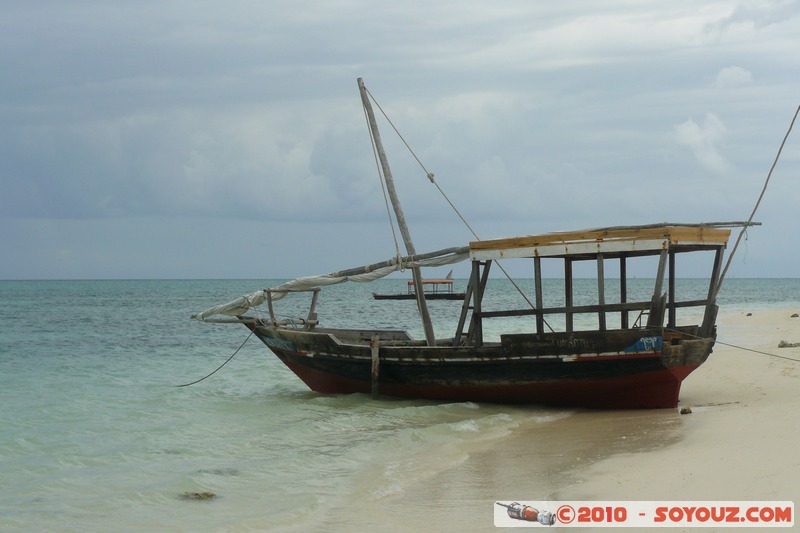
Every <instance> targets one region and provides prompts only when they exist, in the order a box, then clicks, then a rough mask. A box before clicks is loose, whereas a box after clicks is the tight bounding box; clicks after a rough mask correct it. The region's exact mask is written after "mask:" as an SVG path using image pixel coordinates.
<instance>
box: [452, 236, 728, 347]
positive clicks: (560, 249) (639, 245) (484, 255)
mask: <svg viewBox="0 0 800 533" xmlns="http://www.w3.org/2000/svg"><path fill="white" fill-rule="evenodd" d="M729 237H730V229H723V228H719V227H713V226H706V225H694V226H689V225H653V226H629V227H622V228H606V229H596V230H586V231H577V232H566V233H549V234H544V235H535V236H526V237H513V238H506V239H495V240H487V241H476V242H471V243H470V246H469V247H470V258H471V260H472V272H471V275H470V280H469V284H468V286H467V290H466V292H467V296H466V298H465V300H464V304H463V307H462V310H461V315H460V318H459V323H458V327H457V329H456V335H455V338H454V339H453V345H454V346H458V345H459V344H461V343H462V342H464V343H465V344H467V345H470V346H476V347H478V346H482V345H483V342H484V341H483V321H484V320H485V319H489V318H499V317H512V316H533V317H535V321H536V333H537V334H539V335H541V334H544V333H546V331H545V324H546V320H545V317H546V316H547V315H552V314H562V315H564V317H565V329H566V331H567V332H573V331H575V323H574V317H575V315H578V314H583V313H596V314H597V317H598V329H599V330H600V331H606V330H607V320H606V319H607V315H608V314H609V313H619V314H620V325H621V328H622V329H629V328H632V327H645V326H646V327H662V326H663V325H664V316H665V314H666V316H667V323H666V327H668V328H675V327H677V324H676V320H677V309H678V308H685V307H704V316H703V321H702V324H701V325H700V328H699V330H698V336H700V337H707V336H710V335H712V332H713V330H714V325H715V321H716V314H717V309H718V308H717V306H716V294H717V292H718V290H719V284H720V283H721V279H720V272H721V269H722V261H723V255H724V250H725V248H726V245H727V242H728V238H729ZM701 250H706V251H711V252H714V260H713V266H712V272H711V274H710V276H709V287H708V294H707V297H706V298H704V299H695V300H683V301H678V300H677V297H676V283H675V280H676V256H677V255H678V254H681V253H686V252H695V251H701ZM645 256H657V257H658V267H657V272H656V276H655V283H654V287H653V292H652V297H651V299H650V300H649V301H638V302H631V301H628V274H627V267H628V264H627V262H628V260H629V259H630V258H635V257H645ZM512 258H528V259H533V274H534V287H535V289H534V290H535V294H534V302H532V306H531V307H530V308H527V309H515V310H502V311H484V310H482V307H481V304H482V301H483V295H484V291H485V288H486V284H487V281H488V279H489V271H490V268H491V265H492V262H493V261H497V260H500V259H512ZM545 259H547V260H553V259H555V260H561V261H562V262H563V272H564V302H565V305H564V306H560V307H544V303H543V301H544V298H543V290H542V261H543V260H545ZM579 261H594V262H596V265H597V267H596V268H597V294H598V301H597V303H596V304H594V305H575V303H574V294H573V289H574V278H573V266H574V264H575V263H576V262H579ZM607 261H618V262H619V284H620V294H619V302H614V303H609V302H606V283H605V275H604V272H605V265H606V262H607ZM667 273H668V274H667ZM665 274H666V283H667V290H666V292H664V281H665ZM470 312H471V318H468V317H470ZM634 312H636V313H638V317H639V318H638V319H637V320H636V321H635V323H634V324H633V325H631V324H630V316H631V313H634ZM645 315H646V316H647V323H646V324H641V323H640V320H641V318H642V317H643V316H645ZM468 319H469V329H468V331H467V332H466V333H465V332H463V329H464V326H465V324H466V322H467V320H468Z"/></svg>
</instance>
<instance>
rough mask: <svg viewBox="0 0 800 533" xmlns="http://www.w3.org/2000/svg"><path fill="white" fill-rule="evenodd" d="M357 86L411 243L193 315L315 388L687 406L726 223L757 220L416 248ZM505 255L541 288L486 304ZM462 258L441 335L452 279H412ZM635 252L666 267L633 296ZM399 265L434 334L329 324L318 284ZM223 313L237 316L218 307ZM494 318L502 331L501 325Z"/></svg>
mask: <svg viewBox="0 0 800 533" xmlns="http://www.w3.org/2000/svg"><path fill="white" fill-rule="evenodd" d="M359 88H360V90H361V97H362V102H363V104H364V108H365V111H366V114H367V116H368V120H369V123H370V127H371V129H372V137H373V141H374V143H375V145H376V146H375V148H376V152H377V153H378V154H379V155H380V156H381V164H382V166H383V175H384V180H385V184H386V187H387V190H388V192H389V195H390V197H391V198H392V203H393V207H394V209H395V214H396V218H397V221H398V226H400V230H401V232H402V233H403V238H404V240H405V243H406V248H407V253H408V255H407V256H405V257H393V258H392V259H389V260H386V261H383V262H379V263H375V264H372V265H367V266H363V267H357V268H352V269H348V270H343V271H339V272H334V273H331V274H328V275H322V276H311V277H306V278H299V279H296V280H294V281H290V282H288V283H285V284H283V285H280V286H278V287H274V288H269V289H264V290H261V291H258V292H254V293H252V294H249V295H247V296H244V297H242V298H239V299H237V300H234V301H232V302H229V303H227V304H222V305H219V306H216V307H214V308H211V309H208V310H207V311H203V312H202V313H197V314H195V315H193V318H195V319H199V320H204V321H209V322H234V323H242V324H244V325H245V326H247V327H248V328H249V329H250V330H251V332H252V333H253V334H254V335H256V336H257V337H258V338H259V339H260V340H261V341H262V342H263V343H264V344H265V345H266V346H267V347H268V348H269V349H270V350H271V351H272V352H274V353H275V355H277V357H278V358H279V359H280V360H281V361H283V362H284V363H285V364H286V366H287V367H289V368H290V369H291V370H292V371H293V372H294V373H295V374H296V375H297V376H299V378H300V379H302V380H303V382H305V384H306V385H307V386H308V387H309V388H311V389H312V390H314V391H317V392H320V393H324V394H352V393H368V394H372V395H373V396H378V395H379V394H385V395H391V396H398V397H406V398H427V399H433V400H441V401H477V402H495V403H533V404H544V405H556V406H579V407H590V408H665V407H673V408H674V407H676V406H677V403H678V396H679V393H680V387H681V382H682V381H683V380H684V378H686V376H688V375H689V374H690V373H691V372H692V371H694V370H695V369H696V368H698V367H699V366H700V365H701V364H703V363H704V362H705V361H706V359H707V358H708V356H709V354H710V353H711V351H712V348H713V346H714V343H715V341H716V336H717V329H716V317H717V310H718V307H717V305H716V297H717V293H718V291H719V288H720V285H721V283H722V279H723V278H724V276H723V275H721V266H722V262H723V256H724V251H725V248H726V245H727V242H728V239H729V236H730V232H731V231H730V229H729V228H732V227H738V226H746V225H748V224H749V223H743V222H720V223H702V224H670V223H660V224H652V225H638V226H627V227H613V228H599V229H591V230H581V231H571V232H560V233H544V234H537V235H528V236H523V237H510V238H504V239H495V240H486V241H474V242H470V243H469V245H468V246H461V247H455V248H448V249H445V250H440V251H437V252H432V253H426V254H417V253H416V252H415V250H414V249H413V244H412V243H411V239H410V236H409V234H408V231H407V228H405V226H404V223H405V222H404V221H405V219H404V217H403V216H402V209H401V208H400V206H399V202H397V201H396V193H395V192H394V185H393V182H392V178H391V173H390V170H389V168H388V163H387V162H386V160H385V155H384V154H383V148H382V146H381V145H380V137H379V135H378V131H377V126H376V125H375V121H374V115H373V112H372V107H371V104H370V103H369V100H368V93H367V91H366V88H365V87H364V85H363V82H362V81H361V80H360V79H359ZM429 177H432V176H429ZM401 221H402V223H401ZM682 256H700V257H707V258H709V259H711V261H710V263H711V268H710V271H709V275H708V291H707V293H705V295H702V296H701V297H698V295H693V298H689V299H686V298H684V299H680V298H679V297H678V291H677V290H676V279H677V273H678V267H677V263H678V259H679V258H681V257H682ZM501 259H502V260H504V261H505V260H508V261H520V260H525V261H530V262H531V263H532V269H531V270H529V271H531V272H532V273H533V276H534V280H533V281H534V291H533V294H531V295H523V297H524V300H525V301H526V302H527V304H528V305H522V306H521V307H520V308H513V307H507V308H503V309H487V308H486V307H485V304H486V302H484V295H485V294H486V287H487V284H489V283H490V282H491V280H490V278H489V271H490V267H491V266H492V263H493V262H496V261H498V260H501ZM463 260H469V261H470V263H471V274H470V277H469V281H468V283H467V287H466V291H465V293H463V294H461V293H459V297H460V298H462V300H463V303H462V305H461V308H460V311H458V312H457V313H458V314H457V317H458V321H457V322H458V325H457V326H456V328H455V331H454V332H453V333H452V334H451V335H448V336H446V337H444V338H437V337H436V336H435V334H434V329H433V324H432V321H431V319H430V315H429V314H428V311H427V306H426V301H427V299H429V298H432V297H433V295H435V294H447V295H449V294H450V293H449V292H444V293H437V292H436V291H434V292H433V294H431V293H430V292H429V291H426V290H422V291H416V290H413V289H414V288H415V287H419V286H422V287H425V286H426V285H431V286H433V287H436V286H442V287H452V284H451V283H449V282H448V280H446V279H445V280H427V281H423V280H422V276H421V274H420V270H421V268H422V267H432V266H436V267H438V266H443V265H446V264H453V263H455V262H458V261H463ZM546 262H549V263H553V262H555V263H560V265H561V272H563V276H564V279H563V292H562V293H561V294H560V295H557V296H553V295H548V296H547V297H545V294H544V292H543V288H544V284H543V283H542V277H543V275H542V272H543V267H542V264H543V263H546ZM631 262H632V263H634V265H636V263H639V265H638V266H643V267H648V266H649V267H653V266H654V267H655V272H654V273H653V276H654V281H653V287H652V292H651V293H650V296H649V297H648V298H647V299H644V300H643V301H630V299H629V297H630V295H629V293H628V281H629V277H628V274H627V272H628V269H629V263H631ZM580 263H583V264H585V263H590V264H592V265H593V266H594V269H596V273H597V287H596V291H595V301H594V303H590V304H587V303H578V302H576V299H575V294H574V290H573V288H574V279H573V266H574V265H576V264H580ZM641 263H643V264H641ZM692 264H695V263H692ZM402 269H411V271H412V274H413V277H414V281H412V282H409V283H410V285H411V293H412V294H413V297H415V298H416V299H417V303H418V305H417V307H418V310H419V312H420V316H421V319H422V324H423V329H424V331H425V339H422V340H417V339H414V338H412V337H411V335H409V334H408V333H407V332H405V331H403V330H397V329H375V328H374V327H372V326H370V325H368V324H367V325H363V327H359V326H358V325H355V327H353V328H352V329H341V328H326V327H321V326H320V321H319V320H318V317H317V312H316V305H317V301H318V298H319V295H320V291H321V287H323V286H326V285H331V284H335V283H341V282H343V281H371V280H375V279H378V278H380V277H383V276H386V275H388V274H390V273H392V272H396V271H398V270H402ZM606 269H609V270H611V269H613V271H614V274H613V277H614V278H615V279H614V284H615V286H617V287H618V289H615V293H616V294H610V292H609V291H608V287H607V286H606V277H605V271H606ZM631 272H633V270H631ZM637 272H639V270H637ZM639 274H640V275H641V273H640V272H639ZM616 278H619V279H616ZM301 291H305V292H308V293H309V294H310V295H311V304H310V308H309V312H308V315H307V316H306V317H305V318H299V319H293V320H278V319H277V318H276V315H275V313H274V310H273V305H274V304H275V302H276V301H278V300H279V299H280V298H283V297H284V296H287V295H288V294H290V293H295V292H301ZM617 291H618V292H617ZM520 293H521V294H522V291H520ZM395 296H396V295H389V297H395ZM402 296H403V297H407V295H402ZM375 297H376V298H379V297H380V296H379V295H376V296H375ZM264 302H266V303H267V304H268V307H269V316H268V317H262V316H261V315H248V314H246V313H247V311H248V309H251V308H252V307H255V306H258V305H260V304H262V303H264ZM552 302H559V303H556V304H553V303H552ZM685 310H692V311H694V313H686V315H685V316H686V317H688V318H684V313H683V312H684V311H685ZM404 312H405V311H404ZM219 314H223V315H228V316H229V318H227V319H217V318H214V316H215V315H219ZM233 317H235V318H233ZM510 317H516V318H519V317H528V318H529V322H528V324H529V327H528V329H527V330H525V331H520V330H519V320H517V321H516V323H515V325H514V329H506V331H505V332H501V333H500V334H499V339H498V340H489V339H486V338H484V325H485V323H486V321H487V320H491V321H497V322H502V321H503V320H505V319H508V318H510ZM554 317H555V318H554ZM576 317H588V318H589V319H590V320H575V318H576ZM453 318H454V319H455V318H456V316H455V314H454V316H453ZM579 324H589V325H588V326H584V327H579ZM493 329H494V330H495V331H498V330H500V331H502V329H501V328H500V327H499V326H498V327H497V328H493Z"/></svg>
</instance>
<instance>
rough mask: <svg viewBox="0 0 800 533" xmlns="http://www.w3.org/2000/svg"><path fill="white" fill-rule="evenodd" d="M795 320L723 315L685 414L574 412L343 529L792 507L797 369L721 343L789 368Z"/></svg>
mask: <svg viewBox="0 0 800 533" xmlns="http://www.w3.org/2000/svg"><path fill="white" fill-rule="evenodd" d="M797 311H800V309H789V308H781V309H771V310H754V311H752V316H747V315H746V313H730V314H722V315H721V316H720V317H719V320H718V323H719V335H718V341H719V342H718V343H717V345H716V346H715V349H714V353H713V354H712V355H711V357H710V358H709V360H708V361H707V362H706V364H704V365H703V366H702V367H701V368H700V369H699V370H697V371H696V372H694V373H693V374H692V375H690V376H689V377H688V378H687V379H686V381H685V382H684V384H683V387H682V390H681V397H680V402H681V403H680V406H679V409H680V408H681V407H687V406H688V407H690V408H691V410H692V412H691V413H690V414H683V415H682V414H680V412H679V409H674V410H673V409H661V410H649V411H581V412H578V413H576V414H575V415H573V416H569V417H566V418H562V419H559V420H555V421H553V422H550V423H548V424H545V425H541V424H540V425H537V426H536V428H535V429H533V428H519V429H518V430H517V431H515V432H514V433H513V434H512V435H511V436H509V437H508V438H506V439H503V440H502V441H501V442H499V443H495V444H494V445H493V447H492V448H491V449H483V450H475V451H473V452H472V453H470V455H469V458H468V459H467V460H466V461H464V462H463V463H462V464H460V465H458V466H456V467H454V468H449V469H447V470H445V471H443V472H442V473H440V474H438V475H436V476H434V477H433V478H431V479H426V480H424V481H421V482H419V483H417V484H416V485H414V486H412V487H409V488H408V490H406V491H405V492H404V493H403V495H402V496H399V497H395V498H387V499H385V500H382V501H377V502H371V503H370V506H371V507H372V509H371V510H362V512H361V513H359V515H360V518H359V519H358V520H354V521H353V522H351V523H349V524H348V526H349V530H351V531H370V530H371V531H374V530H376V529H375V528H378V529H379V530H381V531H460V532H461V531H466V532H472V531H476V532H477V531H498V530H500V529H498V528H495V527H494V524H493V505H494V502H495V501H498V500H504V501H507V500H517V501H544V500H562V501H564V500H595V501H596V500H606V501H611V500H613V501H634V500H664V501H675V500H706V501H708V500H714V501H718V500H745V501H754V500H758V501H764V500H797V499H798V496H800V451H798V448H800V433H798V429H797V428H798V427H800V362H794V361H789V360H786V359H780V358H777V357H771V356H768V355H763V354H760V353H754V352H751V351H744V350H742V349H739V348H734V347H731V346H726V345H724V344H721V343H727V344H733V345H736V346H742V347H745V348H749V349H751V350H758V351H763V352H768V353H771V354H776V355H779V356H784V357H788V358H794V359H797V360H800V347H794V348H778V344H779V342H780V341H782V340H783V341H787V342H790V343H795V342H797V343H800V318H792V317H791V315H792V314H793V313H795V312H797ZM586 530H587V529H583V531H586ZM605 530H606V531H608V529H605ZM628 531H631V529H628ZM705 531H711V529H708V528H707V529H705Z"/></svg>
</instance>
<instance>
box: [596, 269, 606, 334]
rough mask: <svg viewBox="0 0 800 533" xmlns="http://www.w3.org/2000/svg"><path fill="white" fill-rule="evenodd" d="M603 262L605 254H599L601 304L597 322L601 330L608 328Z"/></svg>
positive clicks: (599, 294) (598, 293)
mask: <svg viewBox="0 0 800 533" xmlns="http://www.w3.org/2000/svg"><path fill="white" fill-rule="evenodd" d="M603 263H604V261H603V254H597V303H598V304H599V305H600V310H599V311H598V312H597V323H598V326H599V329H600V331H605V330H606V308H605V305H606V275H605V269H604V266H603Z"/></svg>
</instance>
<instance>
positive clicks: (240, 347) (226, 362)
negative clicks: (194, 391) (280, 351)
mask: <svg viewBox="0 0 800 533" xmlns="http://www.w3.org/2000/svg"><path fill="white" fill-rule="evenodd" d="M252 336H253V331H252V330H251V331H250V335H248V336H247V338H246V339H245V340H244V342H243V343H242V344H241V345H240V346H239V347H238V348H236V351H235V352H233V354H232V355H231V356H230V357H228V359H227V360H226V361H225V362H224V363H222V364H221V365H219V366H218V367H217V369H216V370H214V371H213V372H211V373H210V374H208V375H207V376H204V377H202V378H200V379H198V380H197V381H192V382H191V383H184V384H183V385H173V387H178V388H179V387H188V386H189V385H194V384H196V383H200V382H201V381H203V380H204V379H207V378H210V377H211V376H213V375H214V374H216V373H217V372H218V371H219V370H220V369H221V368H222V367H223V366H225V365H227V364H228V363H229V362H230V360H231V359H233V357H234V356H235V355H236V354H237V353H239V350H241V349H242V347H243V346H244V345H245V343H247V341H248V340H250V337H252Z"/></svg>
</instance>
